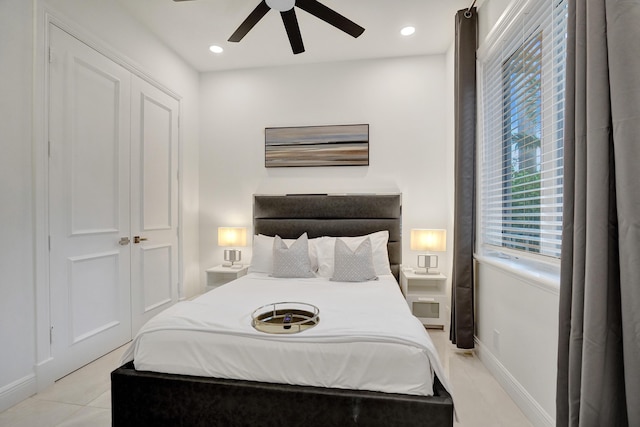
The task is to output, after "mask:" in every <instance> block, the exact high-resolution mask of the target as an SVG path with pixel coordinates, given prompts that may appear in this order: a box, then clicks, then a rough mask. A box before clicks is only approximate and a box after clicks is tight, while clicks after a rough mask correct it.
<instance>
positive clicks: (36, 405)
mask: <svg viewBox="0 0 640 427" xmlns="http://www.w3.org/2000/svg"><path fill="white" fill-rule="evenodd" d="M429 334H430V335H431V337H432V338H433V341H434V343H435V345H436V347H437V349H438V352H439V355H440V358H441V361H442V364H443V365H444V369H445V372H446V373H447V374H448V376H449V380H450V382H451V384H452V387H453V388H454V391H455V398H456V408H457V412H458V417H459V419H458V421H457V422H456V424H455V425H456V427H531V424H530V423H529V422H528V421H527V419H526V418H525V417H524V415H523V414H522V412H521V411H520V409H518V407H517V406H516V405H515V403H513V401H512V400H511V399H510V398H509V396H508V395H507V394H506V392H505V391H504V390H503V389H502V387H500V385H499V384H498V382H497V381H496V380H495V379H494V378H493V377H492V376H491V374H490V373H489V372H488V371H487V369H486V368H485V367H484V365H483V364H482V362H480V360H479V359H478V358H477V357H475V356H474V355H473V353H471V352H464V351H460V350H457V349H455V347H454V346H452V345H451V343H449V341H448V333H447V332H445V331H438V330H429ZM123 351H124V347H123V348H120V349H118V350H116V351H114V352H112V353H109V354H107V355H106V356H104V357H102V358H100V359H98V360H96V361H95V362H93V363H91V364H89V365H87V366H85V367H84V368H82V369H80V370H78V371H76V372H74V373H72V374H70V375H68V376H66V377H64V378H62V379H61V380H59V381H57V382H56V383H55V384H54V385H52V386H51V387H49V388H48V389H46V390H45V391H43V392H42V393H39V394H37V395H35V396H33V397H31V398H29V399H27V400H25V401H23V402H21V403H19V404H17V405H15V406H14V407H12V408H10V409H8V410H6V411H4V412H2V413H0V427H71V426H76V427H103V426H104V427H109V426H111V409H110V408H111V392H110V384H109V374H110V372H111V371H112V370H113V369H114V368H116V367H117V365H118V361H119V359H120V355H121V354H122V352H123ZM390 427H392V426H390Z"/></svg>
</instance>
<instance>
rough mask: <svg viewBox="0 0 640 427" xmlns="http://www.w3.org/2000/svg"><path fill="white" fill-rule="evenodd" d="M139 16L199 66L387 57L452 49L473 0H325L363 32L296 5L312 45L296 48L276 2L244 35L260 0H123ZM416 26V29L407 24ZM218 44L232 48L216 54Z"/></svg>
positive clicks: (307, 41) (211, 68) (305, 36)
mask: <svg viewBox="0 0 640 427" xmlns="http://www.w3.org/2000/svg"><path fill="white" fill-rule="evenodd" d="M117 1H118V2H119V3H120V4H121V5H122V7H124V8H125V9H126V10H128V11H129V12H130V13H131V14H132V15H133V16H134V17H135V18H136V19H138V20H139V21H140V22H141V23H142V24H143V25H145V26H146V27H147V28H148V29H149V30H150V31H151V32H152V33H154V34H155V35H156V36H157V37H158V38H159V39H160V40H161V41H162V42H163V43H165V44H166V45H167V46H169V47H170V48H171V49H173V50H174V51H175V52H176V53H177V54H178V55H180V56H181V57H182V58H183V59H184V60H185V61H186V62H187V63H189V64H190V65H191V66H193V67H194V68H195V69H196V70H198V71H202V72H204V71H214V70H225V69H237V68H251V67H264V66H277V65H289V64H302V63H313V62H328V61H340V60H353V59H366V58H383V57H394V56H410V55H424V54H440V53H444V52H446V50H447V49H448V48H449V47H450V45H451V42H452V40H453V33H454V22H455V21H454V16H455V13H456V11H457V10H460V9H464V8H467V7H469V6H470V5H471V3H472V0H320V1H321V3H323V4H324V5H326V6H328V7H330V8H332V9H334V10H335V11H336V12H338V13H340V14H342V15H344V16H346V17H347V18H349V19H351V20H352V21H354V22H356V23H357V24H359V25H361V26H362V27H364V28H365V32H364V34H362V35H361V36H360V37H359V38H357V39H354V38H353V37H351V36H349V35H347V34H345V33H343V32H342V31H340V30H338V29H336V28H334V27H333V26H331V25H329V24H327V23H326V22H324V21H321V20H319V19H318V18H316V17H315V16H312V15H310V14H309V13H307V12H305V11H303V10H301V9H299V8H296V9H295V10H296V14H297V17H298V22H299V25H300V30H301V33H302V38H303V41H304V44H305V48H306V52H304V53H301V54H299V55H294V54H293V53H292V52H291V47H290V45H289V40H288V38H287V35H286V33H285V30H284V26H283V24H282V19H281V18H280V14H279V13H277V12H276V11H274V10H271V11H269V13H267V15H266V16H265V17H264V18H263V19H262V20H261V21H260V22H258V24H257V25H256V26H255V27H254V28H253V29H252V30H251V31H250V32H249V33H248V34H247V36H246V37H245V38H244V39H243V40H242V41H241V42H240V43H230V42H227V39H228V38H229V36H231V34H232V33H233V32H234V31H235V29H236V28H237V27H238V26H239V25H240V23H242V21H243V20H244V19H245V18H246V17H247V16H248V15H249V13H251V11H252V10H253V9H254V8H255V7H256V6H257V5H258V3H259V2H260V0H193V1H182V2H174V1H173V0H117ZM407 25H412V26H414V27H416V33H415V34H414V35H413V36H409V37H403V36H401V35H400V29H401V28H402V27H404V26H407ZM212 44H217V45H219V46H222V47H223V48H224V49H225V51H224V52H223V53H222V54H212V53H211V52H209V49H208V48H209V46H210V45H212Z"/></svg>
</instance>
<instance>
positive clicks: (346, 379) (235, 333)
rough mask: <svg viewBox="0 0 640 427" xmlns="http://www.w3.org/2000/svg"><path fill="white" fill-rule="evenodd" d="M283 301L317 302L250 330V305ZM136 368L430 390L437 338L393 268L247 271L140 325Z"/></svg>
mask: <svg viewBox="0 0 640 427" xmlns="http://www.w3.org/2000/svg"><path fill="white" fill-rule="evenodd" d="M282 301H291V302H305V303H309V304H313V305H315V306H317V307H318V308H319V309H320V322H319V324H318V325H317V326H315V327H313V328H311V329H307V330H305V331H303V332H300V333H297V334H288V335H276V334H267V333H264V332H260V331H257V330H255V329H254V328H253V327H252V326H251V313H252V312H253V310H255V309H256V308H258V307H261V306H264V305H267V304H270V303H275V302H282ZM131 360H133V361H134V365H135V368H136V369H137V370H142V371H155V372H165V373H172V374H183V375H194V376H206V377H217V378H230V379H244V380H252V381H261V382H270V383H284V384H298V385H309V386H318V387H333V388H342V389H352V390H371V391H381V392H386V393H403V394H412V395H423V396H430V395H432V394H433V388H432V383H433V375H434V372H435V373H436V374H437V375H438V378H439V379H440V380H441V381H442V382H443V384H444V385H445V387H446V388H447V389H448V390H449V391H451V389H450V387H449V386H448V384H447V381H446V378H445V376H444V372H443V370H442V367H441V364H440V361H439V359H438V356H437V353H436V350H435V347H434V346H433V343H432V341H431V339H430V338H429V335H428V334H427V332H426V331H425V329H424V327H423V326H422V324H421V323H420V321H418V319H416V318H415V317H414V316H412V315H411V313H410V311H409V308H408V306H407V304H406V302H405V300H404V298H403V296H402V294H401V293H400V290H399V287H398V284H397V282H396V281H395V279H394V277H393V276H391V275H389V276H381V277H380V280H377V281H371V282H365V283H344V282H332V281H329V280H327V279H323V278H313V279H275V278H272V277H269V276H267V275H261V274H257V273H252V274H249V275H247V276H244V277H242V278H240V279H238V280H236V281H233V282H231V283H228V284H226V285H224V286H221V287H219V288H217V289H215V290H213V291H210V292H208V293H206V294H204V295H202V296H200V297H198V298H196V299H194V300H193V301H184V302H180V303H178V304H176V305H174V306H173V307H171V308H169V309H167V310H165V311H164V312H162V313H160V314H159V315H157V316H156V317H154V318H153V319H151V320H150V321H149V322H148V323H146V324H145V325H144V326H143V327H142V329H141V330H140V331H139V332H138V334H137V335H136V337H135V338H134V340H133V342H132V344H131V346H130V347H129V349H128V350H127V351H126V353H125V354H124V355H123V360H122V362H123V363H124V362H128V361H131Z"/></svg>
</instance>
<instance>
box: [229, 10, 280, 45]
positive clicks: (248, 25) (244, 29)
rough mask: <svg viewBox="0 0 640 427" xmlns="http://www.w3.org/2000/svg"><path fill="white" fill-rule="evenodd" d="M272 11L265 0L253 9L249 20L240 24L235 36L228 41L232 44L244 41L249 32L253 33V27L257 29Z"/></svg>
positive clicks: (248, 17)
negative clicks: (259, 23) (256, 26)
mask: <svg viewBox="0 0 640 427" xmlns="http://www.w3.org/2000/svg"><path fill="white" fill-rule="evenodd" d="M270 10H271V8H270V7H269V6H267V3H266V2H265V0H262V1H261V2H260V4H259V5H258V6H257V7H256V8H255V9H253V12H251V13H250V14H249V16H247V19H245V20H244V21H243V22H242V24H240V26H239V27H238V29H237V30H236V31H235V32H234V33H233V34H231V37H229V40H228V41H230V42H239V41H240V40H242V39H243V38H244V36H246V35H247V33H248V32H249V31H251V29H252V28H253V27H255V25H256V24H257V23H258V22H259V21H260V20H261V19H262V18H263V17H264V15H266V14H267V12H269V11H270Z"/></svg>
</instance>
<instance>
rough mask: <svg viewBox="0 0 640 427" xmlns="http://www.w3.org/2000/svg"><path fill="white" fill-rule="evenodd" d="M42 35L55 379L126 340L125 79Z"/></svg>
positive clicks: (87, 52) (69, 42) (71, 44)
mask: <svg viewBox="0 0 640 427" xmlns="http://www.w3.org/2000/svg"><path fill="white" fill-rule="evenodd" d="M50 28H51V32H50V36H51V39H50V46H51V60H50V82H49V86H50V100H49V102H50V105H49V107H50V108H49V126H50V129H49V136H50V138H49V139H50V159H49V222H50V223H49V228H50V247H51V249H50V295H51V325H52V345H51V351H52V357H53V369H54V371H55V374H56V377H57V378H59V377H61V376H63V375H66V374H67V373H69V372H71V371H73V370H75V369H77V368H79V367H81V366H83V365H84V364H86V363H88V362H91V361H92V360H94V359H96V358H98V357H100V356H102V355H104V354H105V353H107V352H109V351H111V350H113V349H115V348H117V347H119V346H121V345H123V344H125V343H126V342H128V341H129V340H130V339H131V302H130V301H131V300H130V298H131V295H130V290H131V284H130V277H131V276H130V268H131V253H130V251H131V245H129V244H127V243H126V239H127V238H129V237H130V223H131V222H130V212H131V206H130V166H129V162H130V153H129V148H130V123H129V122H130V115H131V111H130V90H131V88H130V84H131V83H130V82H131V74H130V73H129V72H128V71H127V70H125V69H123V68H122V67H121V66H119V65H118V64H116V63H114V62H113V61H111V60H109V59H107V58H106V57H104V56H103V55H101V54H99V53H98V52H96V51H95V50H93V49H91V48H90V47H88V46H87V45H85V44H83V43H82V42H80V41H78V40H77V39H76V38H74V37H72V36H70V35H69V34H67V33H65V32H64V31H62V30H60V29H58V28H57V27H55V26H51V27H50ZM121 238H124V241H122V242H121Z"/></svg>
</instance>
